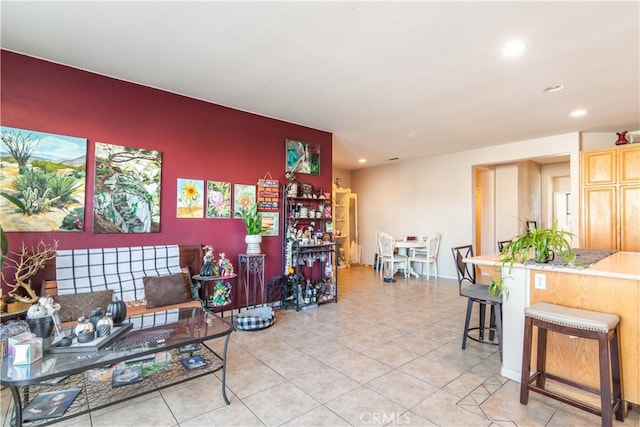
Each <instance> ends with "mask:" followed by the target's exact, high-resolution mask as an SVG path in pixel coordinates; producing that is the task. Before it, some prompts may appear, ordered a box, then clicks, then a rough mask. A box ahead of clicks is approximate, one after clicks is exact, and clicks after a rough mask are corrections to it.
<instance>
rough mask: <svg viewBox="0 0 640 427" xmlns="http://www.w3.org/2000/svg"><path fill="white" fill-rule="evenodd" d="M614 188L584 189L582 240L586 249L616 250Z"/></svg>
mask: <svg viewBox="0 0 640 427" xmlns="http://www.w3.org/2000/svg"><path fill="white" fill-rule="evenodd" d="M616 216H617V215H616V187H615V186H603V187H591V188H590V187H587V188H585V189H584V211H583V225H584V231H583V233H582V234H583V238H584V242H583V244H582V247H584V248H586V249H616V248H617V247H618V244H617V243H618V233H617V230H616Z"/></svg>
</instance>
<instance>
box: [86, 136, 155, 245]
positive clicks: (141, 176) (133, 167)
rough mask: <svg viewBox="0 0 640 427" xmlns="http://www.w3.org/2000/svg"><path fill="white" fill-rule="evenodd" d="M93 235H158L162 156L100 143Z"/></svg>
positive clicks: (94, 191) (95, 186)
mask: <svg viewBox="0 0 640 427" xmlns="http://www.w3.org/2000/svg"><path fill="white" fill-rule="evenodd" d="M95 163H96V169H95V170H96V177H95V185H94V190H93V232H94V233H96V234H100V233H104V234H106V233H158V232H159V231H160V177H161V174H162V152H160V151H155V150H146V149H142V148H132V147H123V146H120V145H112V144H105V143H102V142H96V160H95Z"/></svg>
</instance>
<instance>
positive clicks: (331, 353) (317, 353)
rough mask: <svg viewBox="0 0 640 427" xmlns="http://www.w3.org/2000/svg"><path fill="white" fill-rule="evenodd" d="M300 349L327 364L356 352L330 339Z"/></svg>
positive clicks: (353, 354) (351, 355)
mask: <svg viewBox="0 0 640 427" xmlns="http://www.w3.org/2000/svg"><path fill="white" fill-rule="evenodd" d="M301 350H302V351H304V352H305V353H307V354H308V355H309V356H311V357H313V358H314V359H316V360H318V361H320V362H322V363H324V364H326V365H329V366H330V365H332V364H333V363H334V362H335V361H337V360H340V359H346V358H349V357H353V356H355V355H357V354H358V352H357V351H355V350H352V349H350V348H349V347H345V346H344V345H342V344H339V343H337V342H332V341H322V342H320V343H316V344H315V345H309V346H307V347H306V348H304V349H301Z"/></svg>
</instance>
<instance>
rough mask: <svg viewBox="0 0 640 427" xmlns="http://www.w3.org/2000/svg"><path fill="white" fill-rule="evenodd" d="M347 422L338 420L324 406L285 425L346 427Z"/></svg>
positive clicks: (290, 426) (289, 426) (288, 426)
mask: <svg viewBox="0 0 640 427" xmlns="http://www.w3.org/2000/svg"><path fill="white" fill-rule="evenodd" d="M350 425H351V424H349V423H348V422H347V421H345V420H344V419H342V418H340V417H339V416H338V415H336V414H335V413H333V412H331V411H330V410H328V409H327V408H325V407H324V406H319V407H317V408H315V409H313V410H311V411H309V412H307V413H306V414H304V415H301V416H299V417H298V418H295V419H293V420H291V421H289V422H287V423H285V424H283V426H287V427H296V426H299V427H347V426H350Z"/></svg>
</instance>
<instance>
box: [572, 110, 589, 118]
mask: <svg viewBox="0 0 640 427" xmlns="http://www.w3.org/2000/svg"><path fill="white" fill-rule="evenodd" d="M585 114H587V110H575V111H572V112H571V114H569V115H570V116H571V117H581V116H584V115H585Z"/></svg>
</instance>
